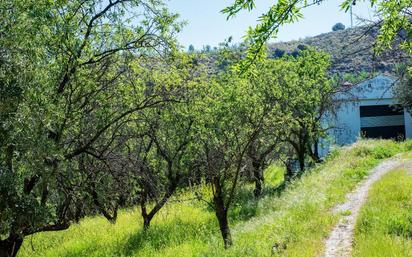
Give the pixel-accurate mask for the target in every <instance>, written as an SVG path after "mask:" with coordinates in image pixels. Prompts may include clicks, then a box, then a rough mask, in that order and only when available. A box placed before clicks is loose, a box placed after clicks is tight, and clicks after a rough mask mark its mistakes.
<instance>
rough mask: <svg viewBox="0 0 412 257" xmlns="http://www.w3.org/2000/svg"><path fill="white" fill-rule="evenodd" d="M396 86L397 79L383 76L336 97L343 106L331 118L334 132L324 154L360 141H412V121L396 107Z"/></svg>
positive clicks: (404, 112)
mask: <svg viewBox="0 0 412 257" xmlns="http://www.w3.org/2000/svg"><path fill="white" fill-rule="evenodd" d="M394 83H395V80H394V79H393V78H391V77H388V76H383V75H379V76H376V77H374V78H372V79H369V80H367V81H364V82H362V83H360V84H358V85H356V86H354V87H351V88H350V89H349V90H348V91H347V92H345V93H339V95H337V96H336V97H335V99H336V101H337V102H338V103H339V105H338V107H337V109H336V111H335V113H334V114H333V115H329V116H328V118H327V123H328V126H329V127H331V129H330V130H329V137H328V138H327V139H325V140H323V145H322V147H321V149H322V151H321V152H322V154H323V155H324V154H326V153H327V152H328V150H329V146H330V145H331V144H336V145H347V144H351V143H353V142H355V141H356V140H358V139H359V138H360V137H365V138H384V139H388V138H395V139H403V138H411V137H412V117H411V115H410V114H409V113H408V112H407V111H406V110H405V109H404V108H400V107H398V106H397V105H396V104H397V101H396V99H395V98H394V94H393V87H394Z"/></svg>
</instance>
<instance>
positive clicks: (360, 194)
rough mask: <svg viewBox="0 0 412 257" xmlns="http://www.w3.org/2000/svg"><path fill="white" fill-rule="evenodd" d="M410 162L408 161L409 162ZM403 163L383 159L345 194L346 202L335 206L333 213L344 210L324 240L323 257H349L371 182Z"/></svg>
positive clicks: (395, 159) (394, 159)
mask: <svg viewBox="0 0 412 257" xmlns="http://www.w3.org/2000/svg"><path fill="white" fill-rule="evenodd" d="M409 163H410V162H408V164H409ZM401 164H403V161H402V160H401V159H400V158H399V157H393V158H391V159H388V160H386V161H383V162H382V163H381V164H379V165H378V166H377V167H376V168H374V169H373V170H372V171H371V172H370V174H369V176H368V177H367V178H365V179H364V180H363V181H362V182H361V184H360V185H359V186H358V187H357V188H356V189H355V190H354V191H352V192H351V193H349V194H348V195H347V196H346V199H347V200H346V202H345V203H343V204H341V205H338V206H336V207H335V208H334V209H333V212H334V213H339V212H345V213H347V214H348V215H345V216H342V217H341V219H340V220H339V223H338V224H337V225H336V226H335V228H334V229H333V230H332V232H331V234H330V235H329V237H328V238H327V239H326V242H325V255H324V256H325V257H349V256H351V250H352V240H353V231H354V228H355V224H356V219H357V216H358V214H359V210H360V209H361V207H362V205H363V204H364V202H365V201H366V198H367V196H368V190H369V188H370V187H371V185H372V184H373V183H375V182H376V181H378V180H379V179H380V178H381V177H382V176H383V175H384V174H385V173H387V172H389V171H391V170H393V169H394V168H396V167H397V166H400V165H401Z"/></svg>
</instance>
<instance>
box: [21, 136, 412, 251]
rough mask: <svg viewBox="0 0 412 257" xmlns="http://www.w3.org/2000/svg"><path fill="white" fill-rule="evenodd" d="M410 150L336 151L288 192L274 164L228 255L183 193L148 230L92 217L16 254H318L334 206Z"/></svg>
mask: <svg viewBox="0 0 412 257" xmlns="http://www.w3.org/2000/svg"><path fill="white" fill-rule="evenodd" d="M411 149H412V142H406V143H402V144H396V143H394V142H392V141H382V140H380V141H361V142H359V143H357V144H355V145H354V146H353V147H350V148H343V149H340V150H338V151H335V152H333V153H332V154H331V155H330V156H329V157H328V158H327V160H326V162H325V163H323V164H321V165H318V166H316V167H315V168H313V169H311V170H308V172H306V174H305V175H303V176H302V177H301V179H299V180H297V181H294V182H293V183H291V184H290V185H288V187H287V188H286V189H285V190H284V191H280V190H276V188H275V187H276V186H277V185H278V184H279V183H280V182H281V181H282V180H281V174H282V170H281V169H279V168H276V167H275V166H271V167H270V168H269V170H268V172H267V174H266V175H265V179H266V183H267V188H266V189H265V190H264V197H263V198H262V199H260V200H259V201H258V200H255V199H254V198H253V194H252V189H253V187H251V186H246V187H244V188H243V189H242V190H240V192H239V194H238V198H237V201H236V204H235V205H234V206H233V208H232V209H231V212H230V215H229V217H230V225H231V229H232V234H233V239H234V245H233V246H232V247H231V248H230V249H228V250H224V249H223V243H222V240H221V237H220V233H219V229H218V225H217V222H216V219H215V216H214V213H213V211H212V210H210V209H209V208H207V206H206V205H205V204H204V203H202V202H199V201H196V200H192V199H193V198H194V196H193V195H192V193H191V192H190V191H186V192H180V193H179V194H178V196H177V197H175V198H173V199H172V201H171V202H169V203H168V204H167V205H166V206H165V208H164V209H162V210H161V212H160V213H159V215H158V216H156V217H155V218H154V220H153V223H152V227H151V228H150V229H149V231H147V232H146V233H144V232H143V231H142V220H141V217H140V212H139V210H138V209H130V210H123V211H122V212H121V213H120V214H119V219H118V222H117V223H116V224H115V225H112V224H110V223H109V222H107V221H106V220H104V219H103V218H101V217H89V218H86V219H84V220H82V221H81V222H80V224H76V225H73V226H71V227H70V228H69V229H68V230H66V231H61V232H47V233H40V234H37V235H34V236H32V237H28V238H27V239H26V240H25V242H24V244H23V247H22V250H21V252H20V254H19V256H20V257H25V256H59V257H68V256H99V257H100V256H139V257H143V256H159V257H160V256H174V257H176V256H179V257H180V256H214V257H216V256H313V255H316V254H319V253H321V252H322V251H323V239H324V238H325V237H326V236H327V235H328V233H329V231H330V230H331V228H332V227H333V225H334V224H336V222H337V220H338V217H337V216H336V215H333V214H331V212H330V209H331V208H332V207H333V206H334V205H336V204H337V203H340V202H342V201H343V200H344V199H345V195H346V194H347V193H348V192H350V191H351V190H352V189H353V188H354V187H355V186H356V184H357V183H358V182H359V181H360V180H361V179H362V178H363V177H364V176H366V175H367V174H368V171H369V170H370V169H371V168H372V167H374V166H375V165H376V164H377V163H379V162H380V161H381V160H382V159H383V158H387V157H390V156H392V155H394V154H396V153H398V152H402V151H408V150H411ZM202 190H203V192H204V194H206V195H207V194H208V190H207V188H202Z"/></svg>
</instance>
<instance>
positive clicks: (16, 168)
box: [0, 0, 180, 256]
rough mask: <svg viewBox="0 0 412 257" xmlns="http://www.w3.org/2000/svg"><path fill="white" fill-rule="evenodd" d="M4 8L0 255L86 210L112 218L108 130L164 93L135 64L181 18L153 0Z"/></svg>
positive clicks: (116, 201) (162, 47) (155, 49)
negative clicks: (141, 77)
mask: <svg viewBox="0 0 412 257" xmlns="http://www.w3.org/2000/svg"><path fill="white" fill-rule="evenodd" d="M0 11H1V23H2V26H1V32H0V42H1V44H0V47H1V52H0V55H1V57H0V60H1V67H0V70H1V71H0V74H1V90H0V91H1V92H2V97H3V92H5V94H4V97H5V98H7V99H6V100H7V101H5V102H3V101H2V104H1V110H0V112H1V116H2V118H4V120H3V119H2V121H1V122H2V124H1V125H2V126H1V127H2V128H1V134H2V135H1V136H2V139H1V146H0V150H1V152H0V194H1V195H0V216H1V218H0V227H1V230H0V234H1V240H0V256H15V255H16V254H17V252H18V250H19V248H20V246H21V244H22V242H23V240H24V238H25V236H27V235H31V234H34V233H37V232H42V231H53V230H63V229H67V228H68V227H69V226H70V224H71V223H72V222H75V221H77V220H78V219H79V218H80V217H82V216H83V215H85V214H87V213H103V214H104V215H105V216H106V217H107V218H108V219H109V220H112V221H114V220H115V218H116V211H117V207H118V206H119V205H120V204H121V202H122V199H121V198H122V197H121V195H120V194H117V193H116V188H118V187H117V186H113V185H117V177H118V174H116V173H115V172H114V170H122V169H121V168H119V167H112V166H110V165H109V166H107V165H105V164H107V163H108V160H110V158H109V157H110V153H111V151H110V149H112V147H114V145H113V143H114V142H115V140H113V139H114V138H116V137H117V135H118V132H119V130H120V129H121V128H122V127H123V125H124V124H126V123H127V122H128V121H129V120H130V119H132V118H135V117H136V116H137V115H139V113H141V112H142V111H143V110H145V109H147V108H152V107H155V106H157V105H158V104H160V103H163V102H165V101H169V100H170V99H169V98H168V97H167V96H164V95H162V94H161V92H160V91H156V90H152V91H151V90H146V89H147V85H144V84H141V83H137V82H136V83H131V81H132V80H131V77H136V76H138V75H139V74H136V73H135V72H133V69H132V63H133V61H135V60H136V59H141V60H143V59H144V58H152V57H153V56H156V55H159V54H167V53H168V52H169V51H170V50H171V49H172V50H173V49H174V40H173V36H174V33H175V32H176V31H178V30H179V28H180V25H179V23H177V22H176V18H177V16H176V15H173V14H170V13H168V11H167V10H166V9H165V7H164V6H163V5H162V4H161V3H160V2H158V1H138V0H109V1H103V0H101V1H87V0H86V1H80V0H79V1H77V0H76V1H57V2H50V1H42V0H40V1H19V0H8V1H2V2H1V3H0ZM20 60H23V61H22V62H20ZM9 64H12V65H9ZM133 80H134V79H133ZM99 167H100V168H99ZM98 181H99V183H97V182H98Z"/></svg>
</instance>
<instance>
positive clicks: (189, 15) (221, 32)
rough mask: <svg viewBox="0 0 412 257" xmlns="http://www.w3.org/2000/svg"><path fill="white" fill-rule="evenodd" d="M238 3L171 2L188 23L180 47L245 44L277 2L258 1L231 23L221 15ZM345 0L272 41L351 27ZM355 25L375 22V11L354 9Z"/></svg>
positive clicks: (331, 1)
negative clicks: (247, 34)
mask: <svg viewBox="0 0 412 257" xmlns="http://www.w3.org/2000/svg"><path fill="white" fill-rule="evenodd" d="M233 1H234V0H169V2H167V4H168V6H169V8H170V10H171V11H173V12H176V13H179V14H180V15H181V19H182V20H185V21H186V22H187V25H186V26H185V27H184V29H183V31H182V32H181V33H180V35H179V36H178V39H179V41H180V43H181V44H182V45H183V46H185V47H187V46H189V45H190V44H193V45H194V46H195V48H196V49H201V48H202V46H204V45H211V46H217V45H218V43H219V42H222V41H224V40H225V39H227V38H228V37H229V36H232V37H233V39H234V42H240V41H242V37H243V36H244V34H245V31H246V29H247V28H248V27H249V26H251V25H254V24H256V23H257V19H258V17H259V16H260V15H261V14H262V13H264V12H265V11H266V10H268V8H269V6H270V4H271V3H272V4H273V3H275V2H276V0H257V1H256V3H257V6H256V9H255V10H253V11H252V12H250V13H248V12H246V11H243V12H242V13H240V14H238V15H237V16H235V17H234V18H232V19H230V20H229V21H227V20H226V16H225V15H224V14H222V13H220V11H221V10H222V9H223V8H224V7H226V6H228V5H230V3H232V2H233ZM342 1H343V0H325V2H324V3H322V4H321V5H319V6H312V7H308V8H306V9H305V10H304V12H303V14H304V18H303V19H302V20H300V21H299V22H298V23H296V24H292V25H287V26H284V27H282V28H281V31H280V33H279V35H278V38H277V39H275V40H271V41H289V40H292V39H299V38H304V37H307V36H314V35H318V34H321V33H325V32H329V31H331V28H332V26H333V25H334V24H335V23H337V22H342V23H343V24H345V25H346V26H347V27H349V26H350V16H349V13H345V12H343V11H341V10H340V8H339V4H340V3H341V2H342ZM353 13H354V23H355V24H356V23H357V21H356V18H355V17H356V16H355V15H357V16H359V17H362V18H367V19H372V18H373V13H374V12H373V9H371V8H370V7H369V5H368V4H367V3H364V2H360V1H358V3H357V4H356V6H354V7H353Z"/></svg>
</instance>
